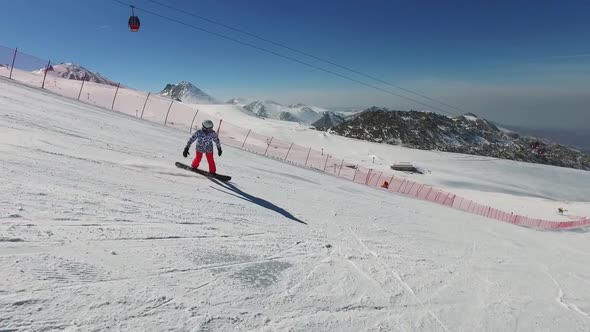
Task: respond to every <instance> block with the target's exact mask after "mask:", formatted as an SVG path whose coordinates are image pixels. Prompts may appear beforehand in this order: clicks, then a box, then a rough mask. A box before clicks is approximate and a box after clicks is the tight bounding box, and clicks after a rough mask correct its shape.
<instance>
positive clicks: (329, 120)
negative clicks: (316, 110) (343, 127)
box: [311, 112, 346, 130]
mask: <svg viewBox="0 0 590 332" xmlns="http://www.w3.org/2000/svg"><path fill="white" fill-rule="evenodd" d="M344 121H346V119H345V118H344V116H343V115H341V114H338V113H334V112H324V113H323V114H322V117H321V118H320V119H319V120H317V121H316V122H314V123H312V124H311V125H312V126H314V127H315V128H317V129H320V130H322V129H330V128H332V127H336V126H338V125H340V124H342V123H343V122H344Z"/></svg>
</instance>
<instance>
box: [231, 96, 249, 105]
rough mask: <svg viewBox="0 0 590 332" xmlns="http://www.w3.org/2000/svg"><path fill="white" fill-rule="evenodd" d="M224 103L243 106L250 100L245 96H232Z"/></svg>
mask: <svg viewBox="0 0 590 332" xmlns="http://www.w3.org/2000/svg"><path fill="white" fill-rule="evenodd" d="M225 103H226V104H230V105H236V106H239V107H244V106H246V105H248V104H249V103H250V101H249V100H248V99H246V98H240V97H237V98H232V99H230V100H228V101H226V102H225Z"/></svg>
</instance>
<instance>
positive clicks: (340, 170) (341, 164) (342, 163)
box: [338, 158, 344, 176]
mask: <svg viewBox="0 0 590 332" xmlns="http://www.w3.org/2000/svg"><path fill="white" fill-rule="evenodd" d="M343 165H344V158H343V159H342V162H341V163H340V169H339V170H338V176H340V172H342V166H343Z"/></svg>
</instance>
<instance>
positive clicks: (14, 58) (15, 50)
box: [8, 47, 18, 79]
mask: <svg viewBox="0 0 590 332" xmlns="http://www.w3.org/2000/svg"><path fill="white" fill-rule="evenodd" d="M17 52H18V47H17V48H15V49H14V56H12V65H10V76H8V78H9V79H12V68H14V61H15V60H16V53H17Z"/></svg>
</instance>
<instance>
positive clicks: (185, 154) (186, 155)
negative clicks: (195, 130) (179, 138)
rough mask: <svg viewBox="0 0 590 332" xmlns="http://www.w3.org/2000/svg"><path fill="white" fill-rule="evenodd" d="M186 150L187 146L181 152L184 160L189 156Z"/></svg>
mask: <svg viewBox="0 0 590 332" xmlns="http://www.w3.org/2000/svg"><path fill="white" fill-rule="evenodd" d="M188 149H189V147H188V146H187V147H186V148H184V151H182V155H183V156H184V157H185V158H186V157H188V155H189V154H190V153H188Z"/></svg>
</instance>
